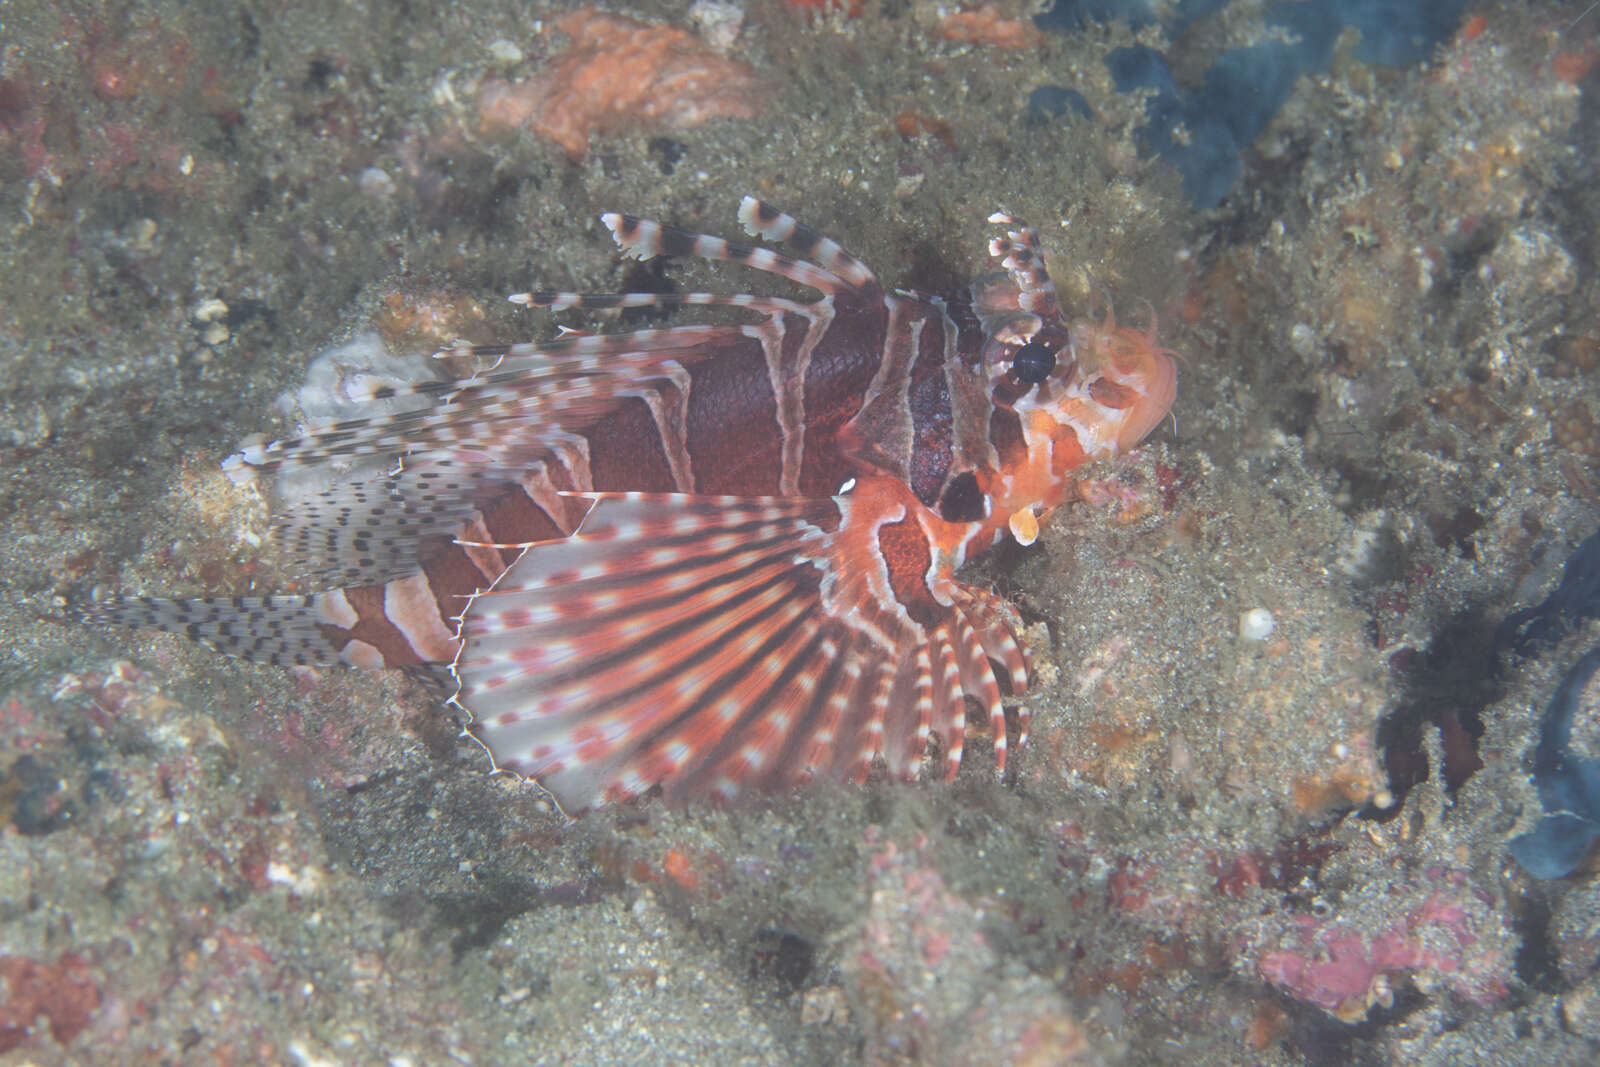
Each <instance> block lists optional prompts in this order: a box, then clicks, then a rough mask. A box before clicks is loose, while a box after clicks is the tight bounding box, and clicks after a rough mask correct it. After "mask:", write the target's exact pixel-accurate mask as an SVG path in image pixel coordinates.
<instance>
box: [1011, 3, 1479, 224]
mask: <svg viewBox="0 0 1600 1067" xmlns="http://www.w3.org/2000/svg"><path fill="white" fill-rule="evenodd" d="M1227 2H1228V0H1180V2H1179V3H1178V4H1177V5H1176V7H1175V8H1174V9H1173V14H1172V16H1171V18H1170V19H1169V20H1168V21H1167V22H1166V23H1165V24H1164V29H1165V30H1166V31H1167V33H1168V35H1169V36H1170V37H1172V38H1173V39H1174V40H1176V39H1177V38H1178V37H1179V36H1180V35H1181V34H1182V33H1183V32H1184V31H1185V30H1187V29H1188V28H1189V27H1190V26H1192V25H1193V24H1194V23H1196V22H1199V21H1200V20H1201V19H1204V18H1206V17H1208V16H1210V15H1213V14H1215V13H1216V12H1218V11H1220V10H1221V9H1222V8H1224V7H1226V6H1227ZM1152 7H1153V5H1152V4H1151V3H1150V2H1149V0H1056V3H1055V5H1054V6H1053V7H1051V9H1050V10H1049V11H1047V12H1045V13H1044V14H1041V15H1038V16H1035V18H1034V21H1035V23H1037V25H1038V26H1039V28H1040V29H1044V30H1051V31H1055V32H1058V33H1067V32H1072V31H1075V30H1078V29H1080V28H1082V27H1083V26H1084V25H1085V24H1086V23H1088V22H1093V21H1103V20H1106V19H1113V18H1124V19H1127V20H1128V21H1129V22H1130V23H1131V24H1132V25H1133V26H1134V27H1136V28H1137V27H1140V26H1145V25H1149V24H1151V23H1153V22H1155V21H1157V19H1156V16H1155V14H1154V12H1153V11H1152ZM1465 8H1466V3H1465V0H1362V2H1359V3H1338V2H1327V0H1322V2H1318V0H1311V2H1300V3H1280V4H1275V5H1273V6H1272V7H1271V8H1270V9H1269V10H1268V11H1267V13H1266V16H1265V23H1266V26H1267V28H1268V29H1269V31H1271V30H1280V31H1282V33H1281V34H1273V35H1272V36H1273V37H1274V38H1276V39H1269V40H1264V41H1262V42H1261V43H1259V44H1255V45H1251V46H1249V47H1246V48H1234V49H1230V50H1228V51H1226V52H1223V53H1222V54H1221V55H1220V56H1218V57H1217V59H1216V60H1215V62H1213V63H1212V64H1211V66H1210V67H1209V68H1207V70H1206V72H1205V75H1204V76H1203V77H1202V78H1201V79H1200V81H1199V83H1198V84H1196V85H1194V86H1192V87H1189V88H1183V87H1180V86H1179V85H1178V84H1177V82H1176V81H1175V79H1174V78H1173V76H1172V72H1171V70H1170V68H1169V65H1168V60H1167V57H1166V56H1165V55H1163V54H1162V53H1160V52H1158V51H1156V50H1155V49H1153V48H1149V47H1147V46H1144V45H1134V46H1130V47H1126V48H1119V49H1116V50H1115V51H1113V52H1112V53H1111V54H1110V55H1109V56H1107V57H1106V63H1107V65H1108V67H1109V68H1110V70H1111V76H1112V80H1113V82H1114V83H1115V85H1116V87H1117V90H1118V91H1119V92H1134V91H1137V90H1140V89H1146V90H1152V91H1153V95H1152V96H1151V98H1150V101H1149V104H1148V112H1147V114H1148V117H1149V123H1148V124H1147V125H1146V126H1145V128H1144V131H1143V137H1144V141H1145V143H1146V145H1147V146H1148V147H1149V148H1150V149H1151V150H1152V151H1153V152H1155V153H1156V154H1157V155H1158V156H1160V157H1161V158H1162V159H1164V160H1166V161H1167V162H1168V163H1170V164H1172V165H1173V166H1174V167H1176V168H1177V169H1178V172H1179V173H1180V174H1181V175H1182V177H1183V189H1184V193H1185V195H1187V197H1188V198H1189V201H1190V203H1192V204H1193V205H1194V206H1195V207H1196V208H1199V209H1201V210H1208V209H1210V208H1214V207H1216V206H1217V205H1218V204H1220V203H1221V202H1222V200H1223V198H1224V197H1225V196H1227V194H1228V191H1229V190H1230V189H1231V188H1232V187H1233V185H1234V184H1235V183H1236V182H1237V181H1238V180H1239V176H1240V174H1241V173H1242V172H1243V162H1242V159H1241V153H1242V152H1243V151H1244V149H1246V148H1248V147H1249V145H1250V144H1251V142H1253V141H1254V140H1255V139H1256V137H1257V136H1259V135H1260V134H1261V132H1262V131H1263V130H1264V129H1266V127H1267V123H1269V122H1271V121H1272V117H1273V116H1274V115H1276V114H1277V112H1278V109H1279V108H1280V107H1282V106H1283V103H1284V101H1285V100H1287V99H1288V97H1289V93H1290V92H1291V91H1292V90H1293V88H1294V84H1295V82H1296V80H1297V79H1298V78H1299V77H1300V75H1302V74H1307V73H1317V72H1320V71H1325V70H1327V69H1328V64H1329V61H1330V60H1331V59H1332V56H1333V47H1334V43H1335V42H1336V41H1337V40H1338V37H1339V35H1340V34H1341V33H1342V32H1343V31H1344V30H1345V29H1346V28H1347V27H1348V28H1352V29H1355V30H1358V31H1360V33H1361V41H1360V44H1358V45H1357V46H1356V49H1355V54H1356V57H1357V58H1358V59H1360V60H1362V61H1363V62H1366V63H1373V64H1377V65H1379V66H1385V67H1400V66H1406V65H1408V64H1411V63H1418V62H1421V61H1423V60H1425V59H1426V58H1427V57H1428V56H1429V54H1430V53H1431V52H1432V51H1433V49H1434V48H1435V47H1437V46H1438V45H1439V44H1441V43H1443V42H1444V41H1445V40H1446V39H1447V38H1448V37H1449V36H1450V34H1451V33H1453V32H1454V31H1455V28H1456V25H1457V24H1458V22H1459V21H1460V19H1461V15H1462V12H1463V11H1464V9H1465ZM1030 103H1031V101H1030ZM1058 113H1059V112H1058ZM1179 130H1182V131H1183V133H1182V134H1181V135H1180V134H1179V133H1178V132H1177V131H1179Z"/></svg>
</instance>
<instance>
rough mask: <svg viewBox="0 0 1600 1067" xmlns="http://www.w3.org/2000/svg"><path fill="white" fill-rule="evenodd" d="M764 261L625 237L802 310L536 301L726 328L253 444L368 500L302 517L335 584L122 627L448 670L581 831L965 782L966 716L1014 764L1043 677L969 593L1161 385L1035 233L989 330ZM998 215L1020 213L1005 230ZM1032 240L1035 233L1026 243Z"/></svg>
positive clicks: (1016, 250) (817, 250) (263, 654)
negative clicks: (662, 314)
mask: <svg viewBox="0 0 1600 1067" xmlns="http://www.w3.org/2000/svg"><path fill="white" fill-rule="evenodd" d="M740 219H741V221H742V222H743V223H744V225H745V227H746V228H747V229H748V230H749V231H750V232H751V233H752V234H756V235H759V236H761V237H764V238H766V239H768V240H772V241H782V242H786V243H787V244H788V245H789V246H790V247H791V248H793V249H795V250H796V251H797V252H798V256H797V257H794V258H791V257H789V256H785V255H781V254H779V253H777V252H774V251H772V250H770V249H768V248H764V247H760V246H743V245H736V244H733V243H731V242H726V241H723V240H721V239H720V238H715V237H709V236H705V235H696V234H689V233H684V232H681V231H676V230H671V229H668V228H665V227H661V226H659V225H657V224H655V223H651V222H648V221H644V220H641V219H635V218H631V217H628V216H620V215H607V216H604V218H603V221H604V222H605V224H606V225H607V227H608V228H609V229H610V230H611V232H612V234H613V236H614V238H615V239H616V241H617V242H618V244H619V245H620V246H621V248H622V249H623V252H624V254H626V255H633V256H639V257H645V256H651V255H657V254H666V255H698V256H702V257H705V258H710V259H717V260H726V261H731V262H738V263H743V264H745V265H748V266H750V267H754V268H757V269H760V270H765V271H768V272H771V273H775V274H779V275H782V276H784V277H786V278H788V279H790V280H792V281H794V282H797V283H799V284H800V285H802V286H806V287H809V288H810V289H813V290H815V291H816V292H817V293H818V294H819V295H818V296H817V297H816V298H814V299H809V300H802V299H796V298H780V297H755V296H742V295H736V296H721V295H717V294H706V293H691V294H681V295H666V296H663V295H656V294H617V295H582V294H574V293H556V292H534V293H523V294H518V295H516V296H513V297H512V299H513V300H514V301H517V302H519V303H523V304H526V305H530V306H543V307H552V308H565V307H583V308H591V309H600V308H615V307H638V306H646V305H649V306H656V307H662V308H666V309H668V310H670V309H672V308H675V307H678V306H685V305H704V306H722V307H727V308H730V309H732V310H731V311H730V312H729V315H728V317H729V318H730V319H738V320H745V321H733V322H728V323H723V324H715V325H695V326H678V327H670V328H665V329H657V330H645V331H637V332H634V333H624V334H610V335H584V334H567V335H565V336H563V337H560V338H557V339H556V340H554V341H550V342H547V343H542V344H516V345H506V346H486V347H480V348H476V349H471V350H463V351H465V352H469V353H470V354H471V355H473V356H475V357H478V358H480V359H484V358H492V359H493V360H494V362H495V365H494V366H493V367H492V368H491V369H490V370H488V371H486V372H484V373H482V374H480V375H478V376H476V377H474V378H471V379H466V380H463V381H458V382H423V383H414V384H404V383H402V384H398V385H397V384H395V383H387V382H381V381H377V380H374V381H372V382H371V383H369V386H368V387H369V388H370V390H371V396H372V398H373V399H374V400H397V399H398V400H404V401H406V402H407V403H409V404H410V405H411V406H410V407H409V408H408V409H406V410H402V411H400V412H398V413H395V414H387V415H377V416H372V417H368V418H362V419H355V420H350V421H347V422H342V423H337V424H334V425H332V426H329V427H325V428H321V429H318V430H316V431H313V432H312V433H310V434H308V435H307V436H306V437H303V438H300V439H296V440H289V441H279V442H273V443H270V444H262V443H247V444H246V445H245V446H244V447H243V448H242V449H241V451H240V452H239V453H238V454H237V455H235V456H233V457H230V459H229V460H228V461H227V463H226V464H225V468H226V469H227V470H228V471H229V473H230V475H231V476H233V477H235V478H236V479H239V480H246V479H255V478H258V477H260V476H261V475H262V474H263V473H267V472H274V473H279V474H291V473H294V472H296V471H302V472H303V471H308V470H312V471H314V470H317V469H332V468H335V467H337V466H343V465H349V464H354V465H355V466H354V468H353V470H352V471H351V473H350V474H348V475H346V476H345V477H343V478H339V479H335V480H333V481H332V482H331V483H329V484H327V485H326V486H325V487H323V488H320V489H318V490H317V491H315V492H314V493H312V494H311V495H309V496H302V497H301V499H298V500H294V501H290V502H289V503H288V504H287V506H286V507H285V509H284V510H283V511H282V513H281V514H280V516H279V518H278V520H277V525H278V530H279V535H280V536H281V537H284V538H286V539H287V542H288V545H289V546H290V547H291V548H292V549H293V550H294V552H295V553H296V554H297V555H298V556H300V557H301V558H302V559H303V561H304V564H305V570H306V573H307V575H308V576H309V577H311V578H313V579H319V580H321V581H323V582H324V583H326V584H327V585H328V586H329V587H330V588H329V590H328V591H327V592H324V593H320V594H316V595H313V596H310V597H273V598H265V599H258V600H198V601H165V600H153V599H143V598H141V599H131V600H127V601H122V602H119V603H118V604H115V605H112V606H110V607H109V608H107V609H105V610H103V611H102V612H101V614H102V616H103V617H107V618H110V619H112V620H113V621H117V622H122V623H127V624H136V625H154V626H159V627H162V628H166V629H173V630H181V631H184V632H187V633H189V634H190V635H191V636H193V637H195V638H197V639H200V640H205V641H208V642H210V643H212V644H215V645H217V646H219V647H221V648H223V649H224V650H227V651H232V652H234V653H236V654H240V655H245V656H248V657H250V658H255V659H262V660H269V661H273V662H281V663H290V662H293V663H317V662H328V661H330V660H332V659H335V658H337V659H341V660H343V661H344V662H347V663H350V664H353V665H356V666H361V667H385V666H399V665H407V664H419V663H424V664H425V663H437V664H447V665H449V667H450V669H451V670H452V672H453V673H454V675H455V677H456V680H457V682H458V684H459V692H458V693H457V697H456V700H457V702H458V703H459V704H460V705H461V706H463V707H465V708H466V709H467V710H468V711H469V712H470V713H471V715H472V718H473V725H472V727H471V729H472V731H473V733H474V735H475V736H477V737H478V738H479V739H480V740H481V741H482V742H483V743H484V744H485V746H486V747H487V748H488V749H489V751H490V752H491V753H492V755H493V756H494V758H495V761H496V763H497V765H498V766H500V767H502V768H506V769H510V770H515V771H518V772H520V773H524V774H527V775H530V776H533V777H537V778H539V779H540V780H541V781H542V782H543V784H544V785H545V786H546V787H547V788H550V789H551V790H552V792H554V793H555V795H556V796H557V797H559V798H560V799H561V800H562V801H563V802H564V803H568V804H575V805H583V804H587V803H593V802H597V801H602V800H608V799H621V798H625V797H629V796H634V795H637V794H640V793H642V792H645V791H646V790H648V789H650V788H652V787H654V786H657V785H660V786H662V787H664V788H665V789H666V790H667V791H668V792H669V793H672V794H676V795H680V796H717V797H729V796H732V795H734V794H735V793H737V792H739V791H740V790H742V789H745V788H748V787H750V786H752V785H783V784H790V783H794V782H799V781H804V780H807V779H809V778H811V777H813V776H816V775H819V774H825V775H831V776H834V777H838V778H844V779H855V780H859V779H860V778H862V777H864V776H865V775H866V774H867V773H868V771H869V770H870V769H871V767H872V766H873V765H874V763H875V762H879V761H881V762H882V763H883V764H884V765H886V767H887V768H888V770H889V771H890V772H891V773H895V774H897V775H900V776H903V777H913V776H915V775H917V774H918V773H919V772H920V770H921V768H922V766H923V764H924V762H925V760H926V758H927V757H929V756H930V754H933V753H935V752H939V753H942V757H941V759H940V761H939V762H938V763H937V764H936V765H935V767H934V768H933V769H934V771H935V773H937V774H940V775H942V776H946V777H948V776H950V775H953V774H954V772H955V770H956V768H957V766H958V764H959V761H960V757H961V749H962V742H963V737H964V731H965V725H966V708H965V698H966V697H972V698H974V699H976V700H977V702H978V703H979V704H980V705H981V706H982V707H983V709H984V712H985V714H986V717H987V719H988V724H989V729H990V731H991V733H992V736H993V739H994V744H995V748H996V752H997V757H998V761H999V762H1000V764H1001V767H1002V768H1003V767H1004V760H1005V751H1006V748H1005V746H1006V731H1005V720H1004V716H1003V711H1002V705H1001V698H1002V693H1003V692H1011V693H1020V692H1021V691H1022V690H1023V689H1024V688H1025V686H1026V684H1027V665H1026V660H1025V657H1024V654H1023V651H1022V648H1021V646H1020V644H1019V643H1018V641H1017V639H1016V635H1015V628H1016V623H1015V618H1014V615H1013V613H1012V612H1011V611H1010V610H1009V609H1008V608H1007V607H1006V606H1005V605H1004V604H1002V603H1001V602H1000V601H999V600H998V599H997V598H995V597H994V596H993V595H992V594H989V593H987V592H985V591H982V590H979V589H975V588H972V587H969V586H966V585H963V584H962V583H960V582H958V581H957V580H956V579H955V577H954V573H955V570H956V568H958V567H959V566H960V565H961V564H962V562H964V561H965V560H966V558H967V557H968V556H969V555H971V554H972V553H974V552H977V551H981V550H982V549H984V548H987V547H989V546H990V545H992V544H994V543H995V542H996V541H997V540H998V539H999V538H1000V537H1001V536H1004V534H1005V533H1006V531H1007V530H1008V529H1009V530H1010V531H1012V532H1013V533H1014V534H1016V535H1017V536H1018V537H1019V538H1021V539H1023V540H1024V541H1026V540H1031V538H1032V536H1033V533H1034V532H1035V531H1036V529H1037V525H1036V521H1035V515H1036V514H1037V513H1039V512H1042V511H1044V510H1048V509H1049V508H1051V507H1053V506H1055V505H1056V504H1058V503H1060V502H1061V500H1062V499H1064V497H1065V495H1066V493H1067V491H1068V490H1069V488H1070V486H1071V474H1072V471H1073V470H1074V469H1076V468H1077V467H1078V466H1080V465H1081V464H1082V463H1084V462H1085V461H1086V460H1087V459H1089V458H1093V457H1095V456H1097V455H1108V454H1112V453H1115V452H1116V451H1118V450H1119V449H1122V448H1126V447H1129V446H1131V445H1132V444H1134V443H1136V442H1137V441H1138V440H1139V439H1140V438H1142V437H1143V436H1144V435H1145V434H1146V433H1148V432H1149V430H1150V429H1151V428H1152V427H1153V426H1154V425H1155V424H1156V423H1157V422H1158V421H1159V420H1160V419H1161V418H1162V417H1163V416H1164V415H1165V413H1166V411H1167V409H1168V406H1169V405H1170V403H1171V399H1172V391H1173V372H1172V361H1171V359H1170V358H1169V356H1168V355H1167V354H1166V353H1165V352H1164V351H1162V350H1161V349H1159V348H1158V347H1156V346H1155V345H1154V343H1153V341H1152V340H1151V339H1150V338H1148V337H1144V336H1142V335H1139V334H1135V333H1133V332H1132V331H1126V330H1117V329H1115V328H1110V327H1104V328H1100V327H1092V326H1079V327H1076V328H1069V326H1068V325H1067V324H1066V323H1064V322H1063V321H1062V319H1061V316H1060V314H1059V311H1058V309H1057V307H1056V304H1055V297H1054V291H1053V289H1052V288H1051V286H1050V283H1049V279H1048V276H1047V275H1046V274H1045V271H1044V267H1043V262H1042V260H1041V259H1040V258H1039V256H1038V250H1037V246H1036V245H1035V243H1034V241H1033V238H1032V234H1031V233H1030V232H1029V231H1028V230H1027V229H1026V228H1025V227H1019V228H1018V229H1016V230H1011V231H1008V232H1007V233H1006V236H1004V237H1000V238H997V239H996V241H995V242H994V244H993V247H992V249H991V251H992V252H993V253H994V254H995V255H996V257H997V258H999V259H1000V260H1001V261H1002V266H1003V268H1004V272H1003V273H997V274H995V275H992V276H989V277H987V278H985V279H981V280H980V281H979V282H978V283H977V284H975V285H974V287H973V294H972V299H971V302H970V304H968V303H966V302H962V303H961V304H958V305H951V306H947V305H946V303H945V302H944V301H943V300H940V299H938V298H934V297H928V296H922V295H916V294H908V293H895V292H887V291H885V289H884V288H883V286H882V285H881V284H880V283H879V282H878V280H877V278H876V277H875V276H874V275H873V274H872V272H871V271H870V270H868V269H867V268H866V267H865V266H864V265H863V264H861V263H860V262H859V261H857V260H855V259H854V258H853V257H851V256H850V255H849V254H848V253H846V252H844V251H843V250H842V249H841V248H840V247H839V246H838V245H837V244H835V243H834V242H832V241H831V240H829V239H827V238H825V237H822V236H821V235H819V234H817V233H815V232H814V231H811V230H809V229H807V228H805V227H803V226H801V225H799V224H798V223H797V222H795V220H794V219H792V218H790V217H789V216H787V215H784V214H782V213H780V212H777V211H775V210H773V209H771V208H769V207H767V206H766V205H764V204H761V203H760V202H758V201H755V200H752V199H748V198H747V199H746V200H745V202H744V204H743V205H742V207H741V211H740ZM994 221H996V222H1002V223H1011V222H1012V220H1010V219H1007V218H1005V217H1003V216H996V218H995V220H994ZM1013 224H1014V223H1013Z"/></svg>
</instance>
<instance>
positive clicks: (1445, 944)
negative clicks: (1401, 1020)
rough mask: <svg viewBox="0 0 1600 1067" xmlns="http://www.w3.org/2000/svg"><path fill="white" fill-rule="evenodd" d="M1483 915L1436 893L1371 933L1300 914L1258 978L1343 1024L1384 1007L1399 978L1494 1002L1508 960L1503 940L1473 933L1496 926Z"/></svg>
mask: <svg viewBox="0 0 1600 1067" xmlns="http://www.w3.org/2000/svg"><path fill="white" fill-rule="evenodd" d="M1485 912H1486V909H1485V907H1484V906H1483V905H1482V902H1481V901H1478V900H1476V899H1475V898H1472V897H1461V896H1457V895H1454V894H1451V893H1448V892H1446V891H1443V890H1441V891H1436V892H1432V893H1430V894H1428V896H1427V897H1426V898H1425V899H1424V900H1422V902H1421V903H1420V904H1419V905H1417V906H1415V907H1414V908H1412V909H1411V910H1410V911H1408V912H1406V913H1405V914H1404V915H1403V916H1401V917H1400V918H1399V919H1397V920H1396V921H1394V922H1391V923H1389V924H1387V925H1385V926H1383V927H1382V928H1381V929H1380V930H1379V932H1377V933H1375V934H1374V933H1366V932H1362V931H1361V930H1360V929H1359V928H1357V926H1356V925H1355V924H1353V923H1350V922H1346V921H1341V920H1324V919H1318V918H1313V917H1311V916H1300V917H1298V918H1297V919H1295V920H1294V922H1293V925H1291V926H1290V927H1289V929H1288V930H1287V931H1285V932H1284V935H1283V936H1282V937H1281V938H1280V940H1279V944H1278V947H1277V948H1274V949H1271V950H1268V951H1266V952H1263V953H1262V954H1261V956H1260V957H1259V959H1258V960H1257V961H1256V972H1257V973H1258V974H1259V975H1260V976H1261V977H1262V978H1264V979H1265V980H1267V981H1268V982H1271V983H1272V984H1273V985H1276V986H1278V987H1279V988H1281V989H1283V990H1284V991H1285V992H1287V993H1288V994H1289V995H1291V996H1293V997H1295V998H1296V999H1299V1000H1303V1001H1306V1002H1308V1003H1311V1004H1315V1005H1316V1006H1317V1007H1319V1008H1322V1009H1324V1010H1325V1011H1328V1012H1329V1013H1331V1014H1333V1015H1335V1016H1337V1017H1338V1018H1340V1019H1343V1020H1344V1021H1346V1022H1355V1021H1357V1020H1359V1019H1361V1018H1362V1017H1364V1016H1365V1015H1366V1013H1367V1009H1368V1008H1370V1007H1371V1006H1372V1005H1374V1004H1380V1003H1386V1002H1387V1001H1388V1000H1389V997H1390V991H1391V983H1392V981H1393V980H1394V979H1396V978H1398V977H1401V976H1403V975H1409V976H1411V977H1412V978H1413V980H1414V981H1416V982H1418V983H1419V984H1421V985H1424V986H1430V987H1431V986H1439V987H1442V988H1446V989H1448V990H1450V991H1451V992H1454V993H1456V994H1457V995H1459V996H1463V997H1466V998H1467V999H1469V1000H1472V1001H1475V1002H1478V1003H1483V1004H1487V1003H1492V1002H1494V1001H1496V1000H1498V999H1500V998H1501V997H1503V996H1504V995H1505V993H1506V985H1505V982H1504V980H1503V979H1502V978H1501V977H1500V976H1501V974H1503V973H1505V972H1506V970H1507V967H1508V958H1507V956H1506V951H1505V947H1504V945H1503V943H1501V942H1502V940H1503V939H1501V938H1496V937H1492V936H1490V937H1485V936H1482V935H1483V934H1484V933H1492V932H1493V931H1492V930H1487V931H1485V930H1479V929H1478V928H1479V927H1480V926H1482V925H1483V924H1484V922H1485V920H1486V919H1488V921H1489V925H1490V926H1491V927H1492V926H1494V925H1496V924H1495V922H1494V920H1493V919H1492V918H1490V917H1488V916H1486V915H1485V914H1484V913H1485Z"/></svg>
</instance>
